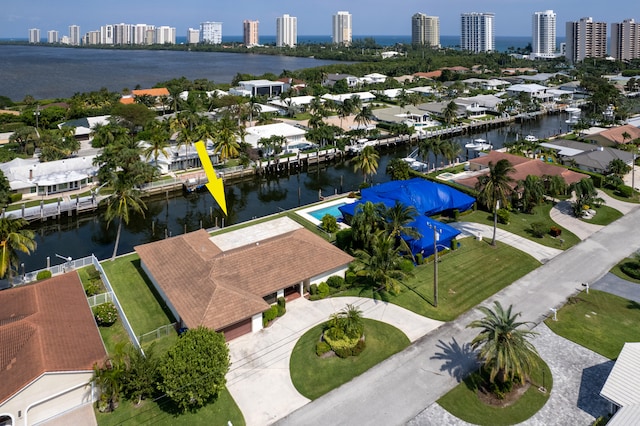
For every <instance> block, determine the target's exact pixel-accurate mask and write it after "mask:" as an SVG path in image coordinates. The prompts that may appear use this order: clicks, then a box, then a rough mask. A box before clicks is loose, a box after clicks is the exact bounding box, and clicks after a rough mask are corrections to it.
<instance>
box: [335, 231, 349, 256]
mask: <svg viewBox="0 0 640 426" xmlns="http://www.w3.org/2000/svg"><path fill="white" fill-rule="evenodd" d="M351 239H352V230H351V228H349V229H342V230H340V231H338V232H336V247H338V248H339V249H340V250H343V251H346V250H348V249H349V248H351Z"/></svg>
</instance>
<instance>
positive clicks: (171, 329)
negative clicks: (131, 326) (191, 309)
mask: <svg viewBox="0 0 640 426" xmlns="http://www.w3.org/2000/svg"><path fill="white" fill-rule="evenodd" d="M176 325H177V323H175V322H174V323H173V324H167V325H163V326H162V327H158V328H156V329H155V330H153V331H150V332H149V333H145V334H143V335H141V336H138V340H139V341H140V344H142V343H148V342H152V341H154V340H156V339H159V338H161V337H164V336H168V335H170V334H172V333H175V332H176Z"/></svg>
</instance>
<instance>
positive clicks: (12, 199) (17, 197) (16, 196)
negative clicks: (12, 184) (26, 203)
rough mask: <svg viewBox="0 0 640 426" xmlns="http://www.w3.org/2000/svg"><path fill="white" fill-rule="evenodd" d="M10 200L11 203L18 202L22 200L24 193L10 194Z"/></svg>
mask: <svg viewBox="0 0 640 426" xmlns="http://www.w3.org/2000/svg"><path fill="white" fill-rule="evenodd" d="M9 201H10V202H11V203H17V202H18V201H22V194H9Z"/></svg>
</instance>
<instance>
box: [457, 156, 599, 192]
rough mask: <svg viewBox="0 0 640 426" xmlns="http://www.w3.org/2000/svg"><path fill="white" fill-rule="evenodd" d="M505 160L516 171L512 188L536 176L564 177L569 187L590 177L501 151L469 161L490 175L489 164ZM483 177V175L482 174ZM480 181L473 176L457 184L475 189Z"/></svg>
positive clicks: (513, 174)
mask: <svg viewBox="0 0 640 426" xmlns="http://www.w3.org/2000/svg"><path fill="white" fill-rule="evenodd" d="M502 159H505V160H508V161H509V162H510V163H511V165H512V166H513V168H514V169H516V171H515V172H514V173H512V174H511V175H510V176H511V177H512V178H513V179H514V183H513V185H512V186H514V187H515V185H516V183H517V182H518V181H519V180H524V179H526V178H527V176H529V175H534V176H538V177H542V176H545V175H547V176H556V175H559V176H562V177H563V178H564V181H565V183H566V184H567V185H571V184H573V183H576V182H579V181H580V180H582V179H584V178H586V177H589V176H588V175H585V174H583V173H578V172H574V171H572V170H569V169H567V168H565V167H560V166H556V165H553V164H549V163H545V162H544V161H542V160H540V159H537V158H536V159H534V158H525V157H521V156H519V155H513V154H507V153H505V152H500V151H490V152H489V154H488V155H486V156H483V157H479V158H474V159H473V160H469V162H470V163H474V164H480V165H482V166H483V167H486V169H485V170H486V172H485V173H489V169H488V167H489V162H492V163H493V164H495V163H497V162H498V161H500V160H502ZM480 175H482V173H481V174H480ZM477 181H478V176H473V177H470V178H464V179H456V180H455V182H456V183H459V184H460V185H464V186H466V187H469V188H475V185H476V182H477Z"/></svg>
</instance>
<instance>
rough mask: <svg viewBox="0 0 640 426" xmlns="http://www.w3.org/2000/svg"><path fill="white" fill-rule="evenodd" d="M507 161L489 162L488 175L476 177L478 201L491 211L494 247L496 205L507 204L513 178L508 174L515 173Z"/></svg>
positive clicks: (493, 243) (493, 242)
mask: <svg viewBox="0 0 640 426" xmlns="http://www.w3.org/2000/svg"><path fill="white" fill-rule="evenodd" d="M515 171H516V169H514V168H513V166H512V165H511V163H510V162H509V161H508V160H505V159H502V160H500V161H498V162H497V163H496V164H493V162H492V161H490V162H489V174H486V175H482V176H479V177H478V182H477V183H476V190H477V191H478V192H479V197H478V198H479V199H480V201H481V202H483V203H484V204H485V205H486V206H487V207H490V208H491V209H493V238H492V240H491V245H492V246H495V245H496V229H497V227H498V205H499V203H500V202H502V205H503V206H505V207H506V206H507V205H508V203H509V194H511V184H512V183H513V178H512V177H510V176H509V174H510V173H513V172H515Z"/></svg>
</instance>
